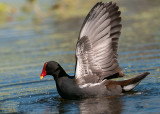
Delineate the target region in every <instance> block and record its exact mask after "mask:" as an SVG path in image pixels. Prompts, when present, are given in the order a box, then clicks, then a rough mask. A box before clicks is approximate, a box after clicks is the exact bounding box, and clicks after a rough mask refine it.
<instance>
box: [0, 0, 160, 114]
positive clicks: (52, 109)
mask: <svg viewBox="0 0 160 114" xmlns="http://www.w3.org/2000/svg"><path fill="white" fill-rule="evenodd" d="M28 1H29V0H28ZM60 1H61V2H58V4H57V1H55V0H45V1H44V0H38V1H37V2H36V1H35V2H34V3H32V2H31V3H29V2H27V1H25V0H1V1H0V14H1V17H0V113H33V114H34V113H38V114H41V113H42V114H43V113H69V114H70V113H91V114H94V113H114V114H119V113H126V114H128V113H140V114H144V113H145V114H146V113H160V7H159V6H160V1H159V0H121V1H119V2H118V5H119V6H120V10H121V11H122V24H123V29H122V34H121V38H120V41H119V62H120V66H121V67H122V68H123V70H124V73H125V74H126V75H127V76H126V77H124V79H127V78H129V77H132V76H135V75H137V74H139V73H141V72H145V71H149V72H151V74H150V75H149V76H148V77H147V78H146V79H145V80H143V81H142V82H141V83H140V84H139V86H137V87H136V88H135V89H134V90H133V91H131V92H129V93H126V94H125V95H120V96H112V97H106V98H90V99H83V100H64V99H61V98H60V96H59V95H58V93H57V90H56V86H55V82H54V80H53V79H52V77H50V76H48V77H45V78H44V79H43V80H42V81H40V79H39V76H40V73H41V70H42V67H43V64H44V62H46V61H49V60H55V61H57V62H59V63H60V64H61V65H62V66H63V67H64V69H65V70H66V71H67V73H69V74H70V75H73V74H74V67H75V58H74V57H75V45H76V42H77V37H78V33H79V29H80V27H81V24H82V22H83V19H84V17H85V15H86V14H87V13H88V11H89V9H90V8H91V7H92V6H93V4H95V3H96V1H97V0H81V1H80V0H77V1H76V2H75V1H74V0H60ZM68 1H69V2H70V3H69V2H68ZM2 2H3V3H4V2H5V4H1V3H2ZM68 3H69V4H68ZM37 9H40V10H37ZM53 12H54V13H53Z"/></svg>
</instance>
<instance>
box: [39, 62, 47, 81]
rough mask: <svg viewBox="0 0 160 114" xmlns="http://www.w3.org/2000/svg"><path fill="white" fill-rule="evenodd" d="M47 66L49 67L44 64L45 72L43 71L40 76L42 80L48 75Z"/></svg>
mask: <svg viewBox="0 0 160 114" xmlns="http://www.w3.org/2000/svg"><path fill="white" fill-rule="evenodd" d="M46 65H47V63H45V64H44V67H43V70H42V73H41V76H40V80H42V79H43V78H44V77H45V76H46V75H47V73H46Z"/></svg>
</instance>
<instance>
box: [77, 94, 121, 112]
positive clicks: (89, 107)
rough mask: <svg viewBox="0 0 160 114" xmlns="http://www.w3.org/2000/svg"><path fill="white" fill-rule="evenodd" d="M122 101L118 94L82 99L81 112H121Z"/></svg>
mask: <svg viewBox="0 0 160 114" xmlns="http://www.w3.org/2000/svg"><path fill="white" fill-rule="evenodd" d="M122 106H123V105H122V101H121V100H120V98H119V97H118V96H113V97H108V98H90V99H85V100H83V101H81V103H80V105H79V108H80V113H85V114H98V113H101V114H120V113H121V112H122Z"/></svg>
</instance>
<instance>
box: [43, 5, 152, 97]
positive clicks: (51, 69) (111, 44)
mask: <svg viewBox="0 0 160 114" xmlns="http://www.w3.org/2000/svg"><path fill="white" fill-rule="evenodd" d="M120 14H121V12H120V11H119V7H118V6H117V5H116V3H112V2H107V3H102V2H98V3H97V4H96V5H95V6H94V7H93V8H92V9H91V11H90V12H89V13H88V15H87V17H86V18H85V20H84V22H83V25H82V28H81V30H80V34H79V38H78V41H77V45H76V60H77V62H76V68H75V69H76V70H75V76H69V75H68V74H67V73H66V72H65V71H64V69H63V68H62V67H61V66H60V65H59V64H58V63H57V62H55V61H49V62H46V63H45V64H44V67H43V70H42V73H41V76H40V79H42V78H43V77H45V76H46V75H52V76H53V77H54V80H55V82H56V86H57V90H58V93H59V94H60V96H61V97H62V98H65V99H77V98H87V97H104V96H108V95H119V94H121V93H122V92H125V91H130V90H132V89H133V88H134V87H135V86H137V85H138V84H139V83H140V82H141V80H142V79H144V78H145V77H146V76H147V75H148V74H149V72H144V73H142V74H139V75H138V76H136V77H133V78H131V79H128V80H122V81H114V80H111V79H113V78H118V77H123V76H124V73H123V72H122V69H121V68H120V66H119V63H118V54H117V50H118V40H119V37H120V33H121V32H120V31H121V27H122V25H121V24H120V22H121V17H120Z"/></svg>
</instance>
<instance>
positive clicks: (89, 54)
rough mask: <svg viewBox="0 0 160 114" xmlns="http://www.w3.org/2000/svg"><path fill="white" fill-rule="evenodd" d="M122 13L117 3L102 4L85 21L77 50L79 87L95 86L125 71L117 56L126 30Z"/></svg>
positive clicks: (76, 75) (93, 9)
mask: <svg viewBox="0 0 160 114" xmlns="http://www.w3.org/2000/svg"><path fill="white" fill-rule="evenodd" d="M118 10H119V7H118V6H117V5H116V4H115V3H112V2H107V3H102V2H99V3H97V4H96V5H95V6H94V7H93V8H92V9H91V11H90V12H89V14H88V15H87V17H86V19H85V20H84V23H83V25H82V28H81V30H80V34H79V38H78V41H77V48H76V58H77V64H76V73H75V77H76V80H77V82H78V83H79V84H83V83H95V82H98V81H101V80H103V79H104V78H106V77H109V76H111V75H114V74H116V73H118V72H122V71H121V70H122V69H121V68H120V67H119V64H118V54H117V50H118V40H119V37H120V33H121V32H120V30H121V28H122V25H121V24H120V22H121V17H120V14H121V12H120V11H118Z"/></svg>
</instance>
